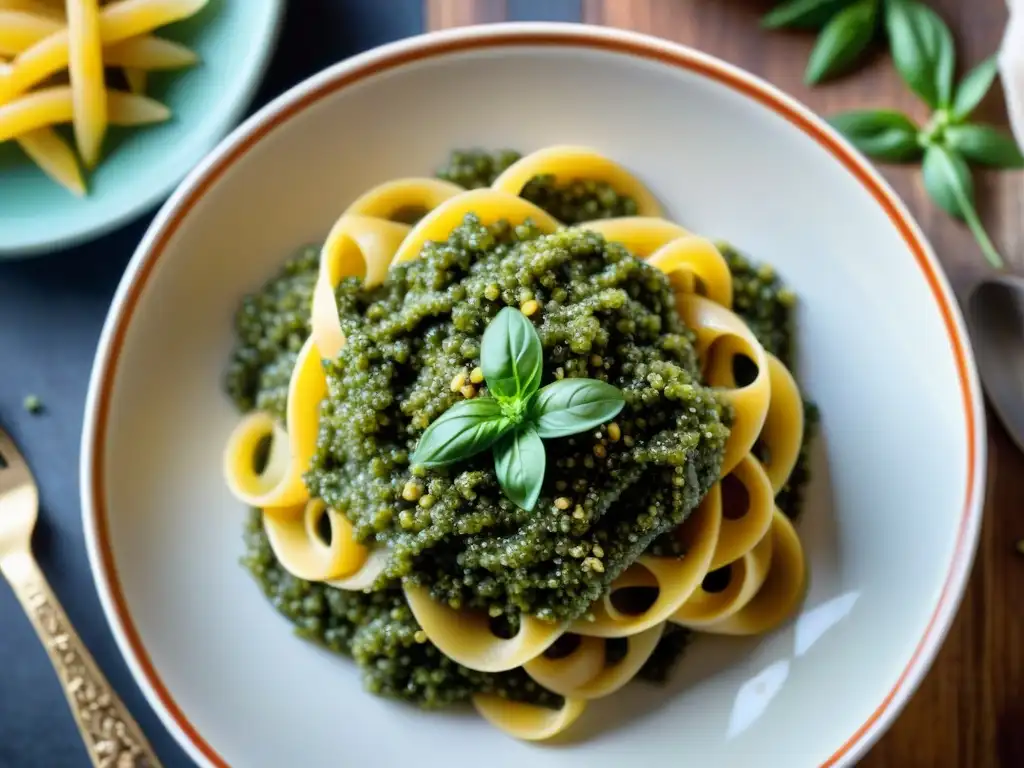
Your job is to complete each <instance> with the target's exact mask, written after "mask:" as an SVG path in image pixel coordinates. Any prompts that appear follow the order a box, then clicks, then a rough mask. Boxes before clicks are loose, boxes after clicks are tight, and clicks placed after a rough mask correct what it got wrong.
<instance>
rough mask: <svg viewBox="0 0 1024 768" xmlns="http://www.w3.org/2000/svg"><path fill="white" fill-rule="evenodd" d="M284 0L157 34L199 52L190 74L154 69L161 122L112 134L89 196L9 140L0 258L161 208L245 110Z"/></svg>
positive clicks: (218, 0)
mask: <svg viewBox="0 0 1024 768" xmlns="http://www.w3.org/2000/svg"><path fill="white" fill-rule="evenodd" d="M283 9H284V0H211V2H210V3H209V5H207V6H206V7H205V8H204V9H203V10H202V11H200V12H199V13H198V14H197V15H196V16H194V17H193V18H191V19H187V20H185V21H182V22H179V23H177V24H173V25H168V26H166V27H163V28H161V29H159V30H157V31H156V33H155V34H157V35H159V36H161V37H166V38H168V39H172V40H176V41H178V42H181V43H184V44H185V45H188V46H189V47H190V48H192V49H193V50H195V51H196V52H197V53H198V54H199V56H200V58H201V61H200V63H199V64H197V65H196V66H194V67H192V68H191V69H187V70H182V71H177V72H160V73H156V72H154V73H152V74H151V76H150V85H149V87H148V88H147V89H146V93H147V95H149V96H152V97H153V98H155V99H157V100H159V101H161V102H163V103H164V104H166V105H167V106H168V107H170V108H171V111H172V112H173V116H172V117H171V119H170V120H169V121H168V122H166V123H163V124H160V125H156V126H147V127H143V128H135V129H119V128H113V129H111V130H110V132H109V133H108V135H107V139H106V142H105V144H104V156H103V159H102V161H101V162H100V164H99V167H98V168H97V169H96V171H95V172H93V173H91V174H90V175H89V176H88V178H87V180H86V183H87V184H88V187H89V191H88V195H87V197H85V198H79V197H76V196H75V195H73V194H71V193H70V192H68V191H67V190H65V189H64V188H63V187H61V186H60V185H58V184H57V183H56V182H54V181H51V180H50V179H49V178H48V177H46V176H44V175H43V173H42V172H41V171H39V170H38V169H37V168H36V167H35V166H34V165H33V164H32V163H31V162H29V160H28V158H27V157H26V156H25V155H24V154H22V152H21V150H20V148H19V147H18V146H17V145H16V144H15V143H14V142H7V143H6V144H0V260H2V259H16V258H21V257H25V256H32V255H38V254H42V253H46V252H48V251H55V250H59V249H62V248H67V247H69V246H72V245H75V244H78V243H81V242H84V241H86V240H90V239H93V238H95V237H98V236H99V235H102V234H104V233H106V232H108V231H110V230H112V229H114V228H116V227H117V226H119V225H121V224H125V223H127V222H128V221H130V220H132V219H133V218H135V217H136V216H139V215H140V214H142V213H144V212H145V211H147V210H149V209H150V208H152V207H154V206H155V205H156V204H157V203H159V202H161V201H162V200H163V199H164V198H165V197H167V195H168V194H169V193H170V192H171V190H172V189H173V188H174V187H175V186H176V185H177V184H178V182H180V181H181V179H182V178H183V177H184V176H185V174H187V173H188V172H189V171H190V170H191V169H192V168H193V167H194V166H195V165H196V164H197V163H198V162H199V161H200V160H201V159H202V158H203V157H204V156H205V155H206V153H207V152H209V151H210V150H211V149H213V147H214V146H215V145H216V144H217V142H219V141H220V140H221V139H222V138H223V137H224V136H225V134H227V132H228V131H229V130H231V129H232V128H233V127H234V126H235V124H236V123H237V122H238V120H239V119H240V118H241V117H242V114H243V112H244V111H245V109H246V108H247V107H248V106H249V104H250V102H251V100H252V98H253V96H254V94H255V91H256V88H257V86H258V85H259V84H260V80H261V79H262V77H263V73H264V70H265V68H266V65H267V63H268V62H269V60H270V56H271V54H272V53H273V49H274V46H275V44H276V42H277V32H278V29H279V27H280V22H281V15H282V11H283Z"/></svg>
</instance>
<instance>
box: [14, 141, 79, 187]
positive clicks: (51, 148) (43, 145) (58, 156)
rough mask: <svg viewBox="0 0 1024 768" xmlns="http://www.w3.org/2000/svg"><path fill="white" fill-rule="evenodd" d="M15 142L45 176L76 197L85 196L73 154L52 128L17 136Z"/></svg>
mask: <svg viewBox="0 0 1024 768" xmlns="http://www.w3.org/2000/svg"><path fill="white" fill-rule="evenodd" d="M17 141H18V145H19V146H20V147H21V148H22V150H23V151H24V152H25V154H26V155H28V156H29V157H30V158H32V160H33V162H35V164H36V165H38V166H39V168H40V169H41V170H42V171H43V172H44V173H45V174H46V175H47V176H49V177H50V178H52V179H53V180H54V181H56V182H57V183H58V184H60V185H61V186H63V187H64V188H66V189H68V190H69V191H71V192H73V193H74V194H76V195H78V196H82V195H84V194H85V181H83V179H82V172H81V170H80V169H79V167H78V161H77V160H76V159H75V153H74V152H73V151H72V150H71V147H69V146H68V145H67V144H66V143H65V142H64V140H63V139H62V138H61V137H60V136H58V135H57V134H56V132H55V131H54V130H53V129H52V128H36V129H35V130H34V131H29V132H28V133H23V134H21V135H20V136H18V139H17Z"/></svg>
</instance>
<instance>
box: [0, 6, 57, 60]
mask: <svg viewBox="0 0 1024 768" xmlns="http://www.w3.org/2000/svg"><path fill="white" fill-rule="evenodd" d="M63 27H64V25H63V24H62V23H61V22H60V21H59V20H57V19H54V18H49V17H47V16H41V15H39V14H37V13H30V12H28V11H21V10H4V9H3V8H2V7H0V55H2V56H16V55H17V54H19V53H21V52H22V51H24V50H25V49H26V48H30V47H32V46H33V45H35V44H36V43H38V42H39V41H40V40H42V39H44V38H45V37H47V36H49V35H52V34H53V33H54V32H59V31H60V30H61V29H62V28H63Z"/></svg>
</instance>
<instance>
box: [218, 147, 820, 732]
mask: <svg viewBox="0 0 1024 768" xmlns="http://www.w3.org/2000/svg"><path fill="white" fill-rule="evenodd" d="M440 175H441V176H442V177H443V178H427V177H409V178H406V179H398V180H394V181H390V182H386V183H384V184H382V185H380V186H377V187H374V188H373V189H371V190H369V191H367V192H366V193H365V194H363V195H362V196H360V197H359V198H358V199H356V200H355V201H354V202H353V203H352V204H350V205H349V207H348V208H346V209H344V210H343V211H342V212H341V215H340V217H339V219H338V221H337V222H336V223H335V225H334V227H333V228H332V229H331V231H330V233H329V234H328V236H327V238H326V240H325V242H324V244H323V246H322V247H321V248H320V249H319V250H318V251H317V250H308V251H306V252H304V253H303V254H301V255H300V256H299V257H298V258H297V259H296V260H295V261H293V262H291V263H290V264H289V266H288V267H287V268H286V269H285V271H284V272H283V273H282V275H281V276H280V277H279V278H277V279H276V280H275V281H274V282H272V283H271V284H269V285H268V286H267V287H266V288H265V289H264V290H263V291H262V292H261V293H260V294H257V295H256V296H254V297H251V298H250V299H249V300H247V302H246V304H245V305H244V307H243V310H242V311H241V313H240V314H239V320H238V328H239V333H240V336H241V339H240V346H239V348H238V349H237V350H236V353H235V357H234V360H233V363H232V368H231V371H230V374H229V390H230V391H231V393H232V395H233V396H234V397H235V399H236V401H237V402H238V403H239V405H240V406H241V407H242V409H243V410H244V411H246V413H245V415H244V417H243V418H242V420H241V422H240V423H239V425H238V427H237V428H236V429H235V431H234V432H233V434H232V435H231V436H230V438H229V440H228V445H227V449H226V452H225V462H224V473H225V477H226V481H227V483H228V486H229V488H230V489H231V490H232V492H233V493H234V495H235V496H236V497H237V498H238V499H239V500H241V501H243V502H244V503H245V504H247V505H249V506H250V507H253V508H254V509H256V510H257V512H256V515H257V517H256V518H255V522H254V527H253V528H252V529H251V530H250V534H249V535H250V541H251V554H250V557H249V560H248V564H249V567H250V568H251V569H252V570H253V573H254V574H255V575H256V576H257V577H258V578H259V579H260V581H261V583H262V584H263V586H264V589H265V590H266V591H267V593H268V595H273V596H274V600H275V603H277V604H278V606H279V607H281V609H282V610H283V611H284V612H285V613H286V614H287V615H289V616H290V617H292V618H293V620H296V621H297V622H300V623H299V626H300V627H303V628H304V629H303V630H302V631H303V633H304V634H306V635H307V636H312V637H316V638H317V639H319V640H321V641H322V642H324V643H325V644H327V645H328V646H329V647H332V648H334V649H336V650H339V651H342V652H346V653H349V654H351V655H352V656H353V657H354V658H355V659H356V660H357V662H359V663H360V665H361V666H363V667H364V669H365V670H366V674H367V686H368V687H369V688H370V690H372V691H374V692H377V693H381V694H384V695H393V696H398V697H400V698H405V699H408V700H413V701H416V702H417V703H419V704H421V705H423V706H428V707H431V706H441V705H444V704H449V703H454V702H458V701H467V700H471V701H472V703H473V705H474V706H475V707H476V709H477V711H478V712H479V713H480V714H481V715H482V716H483V717H484V718H485V719H487V720H488V722H490V723H492V724H493V725H495V726H496V727H498V728H500V729H501V730H503V731H505V732H506V733H508V734H509V735H512V736H514V737H516V738H520V739H524V740H532V741H540V740H545V739H549V738H552V737H554V736H556V735H558V734H561V733H563V732H565V731H567V729H569V728H570V727H571V726H572V725H573V723H575V722H576V721H577V720H578V719H579V718H580V717H581V716H584V715H585V709H586V704H587V702H588V701H591V700H594V699H597V698H602V697H605V696H609V695H612V694H614V693H615V692H616V691H618V690H619V689H621V688H622V687H623V686H625V685H627V684H629V683H630V682H631V681H632V680H634V679H635V678H637V677H638V676H642V677H645V676H649V675H651V674H653V673H655V672H661V671H663V670H665V669H666V668H667V667H668V666H670V664H671V663H672V661H673V660H674V657H675V656H676V655H677V653H678V651H679V650H680V648H681V643H680V641H679V638H680V637H681V636H684V635H685V634H686V633H691V632H692V633H696V634H699V635H707V636H714V635H723V634H724V635H750V634H760V633H764V632H769V631H771V630H773V629H775V628H777V627H778V626H779V625H781V624H782V623H784V622H785V621H786V620H787V619H789V618H790V617H791V616H792V615H793V614H794V612H795V611H796V610H797V609H798V606H799V604H800V602H801V600H802V596H803V593H804V589H805V581H806V565H805V560H804V555H803V551H802V547H801V543H800V539H799V536H798V535H797V532H796V529H795V528H794V526H793V523H792V521H791V519H790V518H791V516H793V515H795V512H796V509H795V503H793V501H794V500H796V499H799V494H800V489H799V488H798V487H795V486H794V481H793V480H792V478H794V475H795V474H797V473H801V477H802V478H805V477H806V466H805V465H806V451H805V446H806V444H807V440H808V436H809V433H810V431H811V428H812V427H813V424H814V420H813V418H806V414H808V413H812V414H813V411H812V410H810V408H809V406H807V405H805V403H804V401H803V398H802V396H801V393H800V390H799V388H798V386H797V383H796V381H795V379H794V378H793V376H792V374H791V373H790V370H789V367H788V366H789V363H790V351H789V348H788V346H789V334H790V330H789V328H788V327H785V322H788V306H789V305H790V304H791V301H792V299H791V296H789V295H788V294H787V295H786V297H785V300H784V301H785V305H784V306H780V307H775V306H767V305H758V306H757V307H756V311H754V310H755V308H753V307H752V304H751V302H752V299H751V295H752V294H751V290H750V289H751V288H752V287H760V286H759V284H757V283H754V282H751V281H750V279H749V277H748V274H747V273H748V272H750V267H749V264H748V263H747V262H745V261H742V259H741V257H739V256H738V254H736V253H735V252H734V251H732V250H731V249H728V248H724V247H719V246H717V245H716V244H714V243H713V242H712V241H710V240H708V239H706V238H704V237H701V236H700V235H697V234H695V233H693V232H690V231H689V230H687V229H685V228H684V227H682V226H680V225H678V224H676V223H674V222H672V221H671V220H669V219H667V218H665V217H664V213H663V211H662V209H661V207H660V205H659V203H658V201H657V200H656V198H655V197H654V196H653V195H652V194H651V192H650V191H649V190H647V188H646V187H645V186H644V185H643V184H642V183H641V182H640V181H639V180H638V179H637V178H636V177H635V176H633V175H632V174H631V173H629V172H628V171H627V170H626V169H624V168H623V167H622V166H620V165H619V164H617V163H615V162H614V161H612V160H610V159H609V158H606V157H604V156H602V155H600V154H599V153H597V152H596V151H594V150H592V149H589V148H585V147H571V146H565V147H563V146H555V147H549V148H546V149H542V150H540V151H537V152H535V153H532V154H529V155H526V156H525V157H519V156H518V155H513V154H511V153H502V154H500V155H472V154H471V153H470V154H457V155H456V156H454V157H453V161H452V163H451V164H450V165H449V167H448V168H447V169H446V171H445V172H442V173H441V174H440ZM582 212H588V213H590V214H592V218H591V219H589V220H588V219H586V218H585V217H584V216H583V215H582ZM555 213H560V214H561V215H563V216H564V219H559V218H557V217H556V216H555ZM758 275H759V278H758V279H760V280H762V281H770V280H771V281H774V280H776V278H775V277H774V274H773V273H770V272H766V271H763V270H762V271H761V272H759V273H758ZM773 285H774V283H773ZM780 291H781V289H780ZM757 295H758V296H760V297H761V300H762V301H766V302H773V301H778V300H779V299H778V298H777V294H773V293H772V292H771V291H769V290H767V289H766V290H763V291H760V292H759V293H758V294H757ZM506 306H512V307H515V308H518V309H519V311H520V312H521V313H522V315H523V316H525V317H526V318H528V320H527V322H529V323H531V324H532V325H533V326H534V327H535V328H536V329H537V331H538V339H539V344H540V347H541V348H542V349H543V354H544V359H545V360H546V361H549V362H545V363H544V364H543V365H542V370H541V373H540V374H539V375H540V376H541V378H542V380H543V382H571V381H572V380H574V379H582V378H591V379H594V378H597V379H598V380H600V381H603V382H607V383H608V384H611V385H613V386H614V387H616V388H618V390H619V391H620V392H621V393H622V398H623V403H624V406H623V408H622V411H621V413H619V415H618V416H612V417H610V418H608V419H605V420H603V421H602V422H601V423H600V424H599V425H598V426H597V427H596V428H588V430H589V431H587V432H586V433H585V434H583V433H581V434H578V435H576V436H573V437H568V436H562V435H561V433H559V435H556V436H555V437H554V438H552V439H548V440H547V441H546V442H545V443H544V445H545V450H546V453H547V460H546V466H547V470H546V474H545V475H544V479H543V486H542V488H541V490H540V497H539V501H538V502H537V504H536V506H535V507H533V508H532V509H528V508H526V507H524V506H521V505H520V504H519V503H517V502H514V501H512V500H511V497H509V496H507V495H506V494H507V493H509V492H510V491H506V489H505V486H504V485H503V483H502V481H501V478H500V477H499V478H498V481H497V482H495V479H494V478H495V475H494V472H495V469H494V468H493V467H492V465H491V463H490V461H488V460H483V459H480V458H468V457H467V458H463V459H459V460H458V461H457V462H456V463H455V464H454V465H452V466H448V467H442V468H439V469H438V468H431V466H430V465H422V464H415V463H412V462H413V459H412V458H411V456H410V454H411V452H412V451H413V449H414V448H416V447H417V445H418V444H419V442H421V441H422V440H423V439H425V438H424V437H423V435H424V434H425V432H426V430H427V428H428V427H429V426H430V425H431V424H433V423H435V422H436V421H437V420H438V419H439V418H440V417H441V416H442V415H443V414H445V413H446V412H447V411H448V409H450V408H453V407H455V406H456V405H457V404H459V403H468V402H472V401H474V400H477V401H479V402H482V401H480V398H487V397H493V396H494V393H492V392H491V388H490V384H492V383H493V381H492V379H490V378H488V375H487V374H486V371H484V370H483V369H482V368H481V343H482V342H481V333H482V331H483V328H484V327H485V326H486V325H487V324H488V323H489V322H490V320H491V319H492V318H493V317H495V316H496V315H497V313H498V310H499V309H501V308H502V307H506ZM774 312H778V314H779V316H780V317H783V318H785V319H786V320H785V322H783V324H782V325H779V324H773V323H769V322H767V321H766V318H768V317H771V316H773V314H772V313H774ZM755 317H756V318H758V322H757V323H750V324H748V318H755ZM766 344H767V347H766ZM483 365H484V367H486V366H487V363H486V361H485V362H484V363H483ZM538 402H539V401H538ZM529 407H530V408H533V407H539V406H533V405H531V406H529ZM483 455H486V454H483ZM802 482H803V481H802V479H801V481H800V482H799V483H798V484H797V485H800V486H802ZM784 490H785V491H786V492H787V493H788V494H789V496H788V497H787V499H788V501H787V506H785V507H784V508H780V499H781V498H783V495H784V494H783V492H784ZM300 619H301V620H300Z"/></svg>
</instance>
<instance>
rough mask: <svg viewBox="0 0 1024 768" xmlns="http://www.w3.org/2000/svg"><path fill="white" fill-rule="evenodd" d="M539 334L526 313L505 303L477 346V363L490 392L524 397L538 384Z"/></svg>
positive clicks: (535, 389)
mask: <svg viewBox="0 0 1024 768" xmlns="http://www.w3.org/2000/svg"><path fill="white" fill-rule="evenodd" d="M542 354H543V348H542V347H541V344H540V336H538V335H537V329H536V328H534V327H533V323H531V322H530V321H529V319H527V317H526V315H524V314H523V313H522V312H520V311H519V310H518V309H515V308H514V307H505V308H504V309H502V310H501V311H500V312H499V313H498V314H497V315H496V316H495V318H494V319H493V320H492V321H491V322H490V324H489V325H488V326H487V330H485V331H484V338H483V342H482V343H481V346H480V367H481V369H483V374H484V381H486V382H487V388H488V389H489V390H490V391H491V394H492V395H494V396H495V397H500V398H523V399H525V398H527V397H529V396H530V395H532V394H533V393H534V392H536V391H537V387H539V386H540V376H541V356H542Z"/></svg>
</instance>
